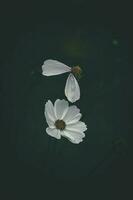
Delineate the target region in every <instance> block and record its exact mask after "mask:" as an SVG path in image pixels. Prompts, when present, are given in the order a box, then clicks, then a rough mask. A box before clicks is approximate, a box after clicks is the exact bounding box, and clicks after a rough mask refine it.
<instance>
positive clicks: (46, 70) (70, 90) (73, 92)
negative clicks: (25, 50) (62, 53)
mask: <svg viewBox="0 0 133 200" xmlns="http://www.w3.org/2000/svg"><path fill="white" fill-rule="evenodd" d="M66 72H69V73H70V74H69V76H68V78H67V81H66V86H65V95H66V97H67V99H68V100H69V101H70V102H72V103H73V102H75V101H77V100H79V99H80V88H79V84H78V81H77V80H76V78H75V76H79V75H80V73H81V68H80V67H79V66H75V67H72V68H71V67H68V66H67V65H65V64H63V63H61V62H59V61H57V60H51V59H49V60H46V61H45V62H44V64H43V65H42V74H43V75H44V76H54V75H58V74H64V73H66Z"/></svg>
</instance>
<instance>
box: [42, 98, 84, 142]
mask: <svg viewBox="0 0 133 200" xmlns="http://www.w3.org/2000/svg"><path fill="white" fill-rule="evenodd" d="M81 116H82V115H81V113H80V110H79V109H78V108H77V106H69V104H68V101H66V100H64V99H63V100H60V99H57V100H56V101H55V103H54V105H53V104H52V102H51V101H50V100H48V101H47V102H46V104H45V117H46V121H47V123H48V126H49V127H48V128H46V132H47V134H48V135H50V136H52V137H54V138H56V139H61V136H63V137H65V138H67V139H68V140H69V141H71V142H72V143H74V144H79V143H80V142H82V141H83V138H84V137H85V134H84V131H86V130H87V126H86V124H85V123H84V122H82V121H79V120H80V119H81Z"/></svg>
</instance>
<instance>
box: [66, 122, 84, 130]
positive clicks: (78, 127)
mask: <svg viewBox="0 0 133 200" xmlns="http://www.w3.org/2000/svg"><path fill="white" fill-rule="evenodd" d="M66 129H67V130H70V131H75V132H79V133H80V132H84V131H86V130H87V126H86V124H85V123H84V122H81V121H79V122H77V123H74V124H69V125H67V126H66Z"/></svg>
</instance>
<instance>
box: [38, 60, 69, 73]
mask: <svg viewBox="0 0 133 200" xmlns="http://www.w3.org/2000/svg"><path fill="white" fill-rule="evenodd" d="M70 71H71V67H68V66H67V65H65V64H63V63H61V62H59V61H57V60H52V59H48V60H46V61H44V64H43V65H42V74H43V75H44V76H54V75H58V74H63V73H66V72H70Z"/></svg>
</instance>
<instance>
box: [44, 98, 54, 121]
mask: <svg viewBox="0 0 133 200" xmlns="http://www.w3.org/2000/svg"><path fill="white" fill-rule="evenodd" d="M45 113H47V114H46V115H47V116H48V118H49V119H50V120H51V121H52V122H55V121H56V120H57V118H56V115H55V111H54V106H53V104H52V102H51V101H50V100H48V101H47V102H46V104H45ZM46 115H45V116H46Z"/></svg>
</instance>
